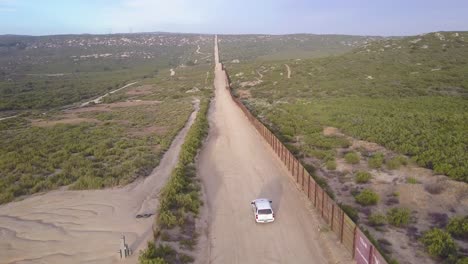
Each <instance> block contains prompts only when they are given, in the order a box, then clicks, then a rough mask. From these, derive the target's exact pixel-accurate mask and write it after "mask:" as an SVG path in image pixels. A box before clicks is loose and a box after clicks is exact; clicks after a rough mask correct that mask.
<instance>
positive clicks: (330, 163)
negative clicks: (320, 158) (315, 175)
mask: <svg viewBox="0 0 468 264" xmlns="http://www.w3.org/2000/svg"><path fill="white" fill-rule="evenodd" d="M325 167H326V168H327V170H336V161H335V160H328V161H327V162H325Z"/></svg>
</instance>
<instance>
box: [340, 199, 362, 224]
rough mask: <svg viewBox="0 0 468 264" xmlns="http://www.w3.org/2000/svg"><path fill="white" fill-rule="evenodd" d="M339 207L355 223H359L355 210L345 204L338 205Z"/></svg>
mask: <svg viewBox="0 0 468 264" xmlns="http://www.w3.org/2000/svg"><path fill="white" fill-rule="evenodd" d="M340 207H341V209H342V210H343V211H344V212H345V213H346V214H347V215H348V216H349V218H351V220H353V221H354V222H355V223H357V222H358V221H359V214H358V211H357V210H356V208H354V207H352V206H351V205H347V204H340Z"/></svg>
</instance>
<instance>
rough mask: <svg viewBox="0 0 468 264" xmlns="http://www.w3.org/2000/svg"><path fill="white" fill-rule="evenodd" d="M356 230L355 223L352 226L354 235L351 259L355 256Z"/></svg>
mask: <svg viewBox="0 0 468 264" xmlns="http://www.w3.org/2000/svg"><path fill="white" fill-rule="evenodd" d="M356 230H357V225H356V226H354V232H353V233H354V235H353V259H354V257H355V256H356Z"/></svg>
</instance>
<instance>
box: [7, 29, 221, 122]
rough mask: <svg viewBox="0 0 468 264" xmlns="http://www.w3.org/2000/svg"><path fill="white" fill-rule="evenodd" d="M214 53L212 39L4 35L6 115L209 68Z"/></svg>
mask: <svg viewBox="0 0 468 264" xmlns="http://www.w3.org/2000/svg"><path fill="white" fill-rule="evenodd" d="M212 51H213V36H212V35H198V34H172V33H135V34H112V35H89V34H83V35H55V36H38V37H35V36H17V35H3V36H0V112H1V111H16V110H26V109H50V108H53V107H60V106H64V105H67V104H71V103H75V102H78V101H81V100H84V99H87V98H90V97H93V96H97V95H100V94H102V93H105V92H107V91H110V90H112V89H116V88H118V87H119V86H122V85H124V84H125V83H128V82H130V81H135V80H136V79H141V78H148V77H151V76H153V75H154V74H155V73H157V71H159V70H162V69H166V70H167V71H168V72H169V68H176V67H179V66H183V65H195V64H207V63H208V64H209V63H211V59H212ZM0 116H1V113H0Z"/></svg>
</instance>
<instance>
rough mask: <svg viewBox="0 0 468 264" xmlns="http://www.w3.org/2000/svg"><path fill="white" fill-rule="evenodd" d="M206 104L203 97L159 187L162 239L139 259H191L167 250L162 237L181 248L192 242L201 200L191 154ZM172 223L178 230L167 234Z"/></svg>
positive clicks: (202, 131)
mask: <svg viewBox="0 0 468 264" xmlns="http://www.w3.org/2000/svg"><path fill="white" fill-rule="evenodd" d="M208 107H209V101H208V100H205V101H203V102H202V104H201V107H200V112H199V113H198V115H197V118H196V120H195V122H194V123H193V125H192V127H191V128H190V130H189V132H188V134H187V136H186V138H185V142H184V144H183V145H182V148H181V152H180V155H179V162H178V164H177V167H176V168H175V169H174V170H173V172H172V175H171V178H170V180H169V182H168V183H167V185H166V186H165V187H164V189H163V190H162V194H161V197H160V199H161V203H160V207H159V212H158V217H157V219H156V221H157V228H158V231H157V235H160V236H161V237H160V238H161V240H162V241H159V243H158V244H159V245H158V247H156V246H155V244H154V243H149V244H148V248H147V249H145V250H144V251H142V252H141V253H140V256H139V262H140V263H158V262H156V261H160V262H161V261H162V260H163V261H165V262H167V263H179V262H181V263H187V262H192V261H193V258H191V257H190V256H188V255H185V254H183V253H181V252H178V251H176V250H173V249H171V250H169V249H170V246H169V245H167V244H165V243H164V240H170V241H178V242H179V243H180V245H181V248H188V249H192V247H193V246H194V244H196V236H197V234H196V233H195V232H196V231H195V230H194V218H195V217H196V216H197V215H198V213H199V207H200V206H201V205H202V201H201V200H200V185H199V183H198V181H197V179H196V171H195V157H196V155H197V153H198V149H199V148H200V147H201V145H202V142H203V139H204V138H205V136H206V135H207V133H208V119H207V113H208ZM176 226H178V227H180V230H181V231H180V232H178V234H177V235H176V236H175V237H170V235H169V234H168V233H166V232H165V231H166V230H169V229H173V228H174V227H176ZM168 252H169V253H168ZM161 259H162V260H161ZM165 262H161V263H165Z"/></svg>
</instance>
